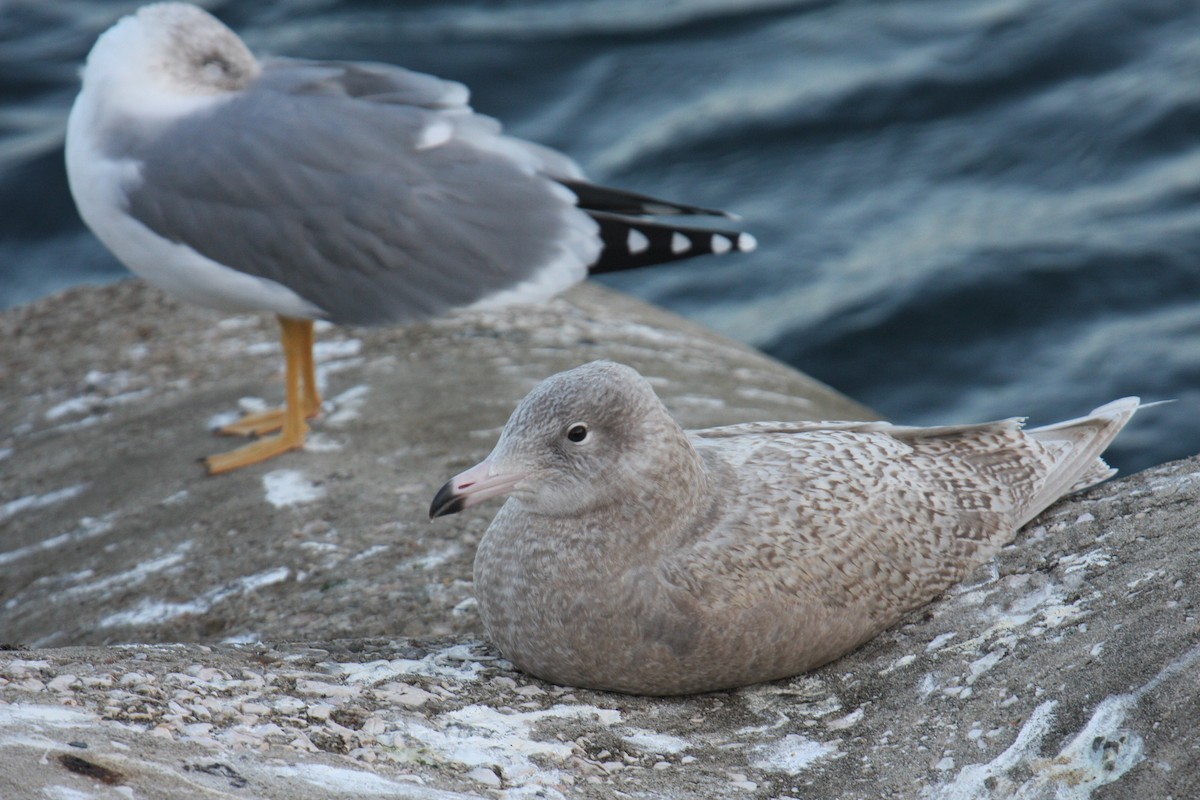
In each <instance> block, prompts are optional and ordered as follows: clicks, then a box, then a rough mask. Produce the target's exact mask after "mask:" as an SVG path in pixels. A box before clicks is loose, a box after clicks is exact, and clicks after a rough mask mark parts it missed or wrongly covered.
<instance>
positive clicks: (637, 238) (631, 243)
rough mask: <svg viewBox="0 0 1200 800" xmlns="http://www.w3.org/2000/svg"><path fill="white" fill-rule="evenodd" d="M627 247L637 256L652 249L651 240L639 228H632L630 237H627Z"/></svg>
mask: <svg viewBox="0 0 1200 800" xmlns="http://www.w3.org/2000/svg"><path fill="white" fill-rule="evenodd" d="M625 246H626V247H627V248H629V252H630V253H632V254H633V255H635V256H636V255H637V254H638V253H644V252H646V250H648V249H649V248H650V240H649V239H647V238H646V234H644V233H642V232H641V231H639V230H638V229H637V228H630V229H629V235H628V236H626V237H625Z"/></svg>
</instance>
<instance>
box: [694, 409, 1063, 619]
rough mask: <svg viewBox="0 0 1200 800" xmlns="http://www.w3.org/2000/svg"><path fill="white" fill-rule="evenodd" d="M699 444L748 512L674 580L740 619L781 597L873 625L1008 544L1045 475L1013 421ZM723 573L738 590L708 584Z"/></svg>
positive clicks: (727, 438) (727, 437)
mask: <svg viewBox="0 0 1200 800" xmlns="http://www.w3.org/2000/svg"><path fill="white" fill-rule="evenodd" d="M714 430H715V431H716V433H715V435H714V434H713V431H714ZM784 431H787V432H784ZM694 433H695V434H698V437H697V444H698V446H699V447H700V448H701V449H704V448H705V447H712V448H716V449H718V450H719V452H720V454H721V457H722V458H723V459H725V460H727V461H728V462H729V463H730V465H731V466H732V468H733V470H734V472H735V473H736V474H738V475H739V476H740V477H741V480H742V485H740V486H739V487H737V488H736V489H735V490H734V491H736V492H738V493H739V494H740V495H741V496H753V497H754V498H755V501H754V502H753V503H752V504H735V505H734V506H732V507H733V508H736V509H737V511H738V514H739V516H734V517H731V518H729V519H728V520H726V522H725V524H724V525H722V526H718V527H717V528H715V529H714V530H713V531H712V532H711V533H710V537H709V539H708V540H706V541H705V542H704V543H703V544H700V545H698V548H697V552H693V553H689V556H688V558H685V559H683V560H681V561H680V562H678V564H676V565H675V567H674V568H675V569H684V570H687V571H689V572H691V573H692V574H693V576H694V577H693V580H694V581H701V577H700V576H704V579H703V581H702V582H703V583H704V586H703V587H700V586H699V585H698V584H697V586H696V587H695V588H698V589H700V590H701V591H706V590H707V589H708V588H709V587H719V589H718V591H719V593H723V594H724V596H723V597H722V598H720V599H718V598H712V600H713V601H714V602H729V603H733V604H736V605H739V606H748V605H753V604H755V603H759V602H763V601H765V600H766V599H768V598H777V597H779V596H780V595H781V594H783V593H787V594H790V595H792V596H793V597H795V598H796V599H797V602H799V603H801V604H803V605H807V606H815V607H823V608H826V609H838V608H846V607H849V606H854V607H856V608H857V609H859V610H860V611H861V612H862V613H864V614H865V615H866V616H867V618H869V619H878V620H879V621H880V624H886V622H887V621H889V620H894V619H895V618H896V616H897V615H898V614H901V613H903V612H904V611H907V610H908V609H911V608H914V607H916V606H917V605H920V604H921V603H923V602H926V601H928V600H929V599H930V598H931V597H933V596H934V595H936V594H937V593H938V592H940V591H942V590H944V589H945V588H946V587H948V586H950V585H952V584H953V583H955V582H956V581H958V580H961V579H962V577H963V576H964V575H965V574H966V573H967V572H969V571H970V570H971V569H972V568H973V567H974V566H975V565H977V564H978V563H980V562H981V561H983V560H984V559H986V558H988V557H989V556H990V555H991V554H992V553H994V552H995V551H996V550H997V549H998V548H999V547H1000V546H1002V545H1003V544H1004V543H1005V542H1007V541H1008V540H1009V539H1010V538H1011V537H1012V535H1013V534H1014V533H1015V531H1016V528H1017V525H1016V515H1017V511H1018V506H1019V505H1020V500H1019V498H1020V497H1022V496H1025V495H1028V494H1030V493H1032V492H1034V491H1035V490H1036V486H1037V483H1038V474H1039V469H1040V467H1041V464H1042V461H1043V454H1042V452H1041V446H1040V445H1039V444H1038V443H1037V442H1035V441H1032V440H1030V439H1029V437H1027V436H1025V435H1024V434H1023V433H1022V432H1021V431H1020V428H1019V425H1018V423H1017V422H1016V421H1008V422H1000V423H991V424H988V425H978V426H954V427H946V428H942V429H940V430H937V431H936V432H935V431H934V429H915V428H898V427H896V426H891V425H888V424H887V423H877V422H870V423H833V424H829V423H824V424H822V423H799V424H797V425H795V426H789V425H777V424H770V423H767V424H763V423H756V424H750V425H742V426H730V427H726V428H721V429H712V430H710V431H700V432H694ZM764 564H768V565H774V566H773V568H770V569H764V568H763V565H764ZM714 565H717V566H716V568H715V569H714ZM730 573H733V574H736V575H737V576H738V577H737V579H736V580H733V581H730V580H721V579H717V580H711V576H714V575H722V576H728V575H729V574H730ZM674 581H675V582H679V583H686V581H680V580H679V579H678V578H675V579H674ZM731 587H736V591H735V592H733V593H732V594H730V593H729V591H728V590H729V589H730V588H731Z"/></svg>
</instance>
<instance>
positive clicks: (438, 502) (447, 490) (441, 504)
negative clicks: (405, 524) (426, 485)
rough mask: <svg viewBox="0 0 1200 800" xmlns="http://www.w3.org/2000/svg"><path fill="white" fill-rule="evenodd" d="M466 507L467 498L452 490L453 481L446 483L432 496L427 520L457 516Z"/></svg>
mask: <svg viewBox="0 0 1200 800" xmlns="http://www.w3.org/2000/svg"><path fill="white" fill-rule="evenodd" d="M466 507H467V498H466V496H465V495H461V494H459V493H458V492H456V491H455V490H454V481H446V483H444V484H442V488H440V489H438V492H437V494H435V495H434V496H433V502H432V503H430V504H429V518H430V519H436V518H438V517H445V516H448V515H450V514H457V513H458V512H460V511H462V510H463V509H464V508H466Z"/></svg>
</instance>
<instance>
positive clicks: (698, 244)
mask: <svg viewBox="0 0 1200 800" xmlns="http://www.w3.org/2000/svg"><path fill="white" fill-rule="evenodd" d="M588 213H589V214H590V215H591V217H592V219H594V220H596V222H597V223H599V225H600V238H601V239H602V240H603V242H604V249H603V250H602V251H601V252H600V257H599V258H598V259H596V262H595V263H594V264H592V265H591V266H590V267H589V269H588V271H589V272H590V273H591V274H593V275H599V274H602V273H605V272H621V271H623V270H627V269H638V268H639V267H649V266H653V265H655V264H664V263H666V262H669V261H679V260H681V259H684V258H692V257H693V256H702V255H721V254H723V253H752V252H754V250H755V249H756V248H757V247H758V240H757V239H755V238H754V236H753V235H751V234H749V233H746V232H745V231H735V230H728V229H713V228H701V227H693V226H682V225H672V224H669V223H665V222H657V221H654V220H647V219H641V218H637V217H627V216H622V215H620V214H608V213H604V212H599V211H589V212H588Z"/></svg>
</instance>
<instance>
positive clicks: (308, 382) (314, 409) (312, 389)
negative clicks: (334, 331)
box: [217, 317, 321, 436]
mask: <svg viewBox="0 0 1200 800" xmlns="http://www.w3.org/2000/svg"><path fill="white" fill-rule="evenodd" d="M284 319H285V318H284V317H280V318H279V324H280V326H283V325H284ZM288 323H290V324H294V325H295V326H296V328H297V332H296V336H298V337H300V339H301V345H302V346H301V347H300V352H301V355H302V359H301V362H300V386H301V392H302V395H303V396H302V398H301V400H302V406H301V407H302V408H303V409H304V418H305V419H312V418H313V417H316V416H317V415H318V414H320V413H321V394H320V392H319V391H318V390H317V371H316V367H315V365H314V364H313V323H312V320H309V319H288ZM286 346H287V344H286V342H285V343H284V347H285V348H286ZM286 414H287V409H286V408H269V409H267V410H265V411H256V412H254V413H253V414H247V415H246V416H244V417H242V418H241V419H239V420H238V421H237V422H231V423H230V424H228V425H223V426H221V427H220V428H217V433H219V434H221V435H222V436H262V435H264V434H267V433H274V432H275V431H277V430H280V429H281V428H283V420H284V417H285V416H286Z"/></svg>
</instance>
